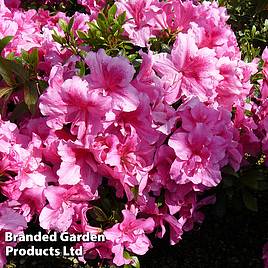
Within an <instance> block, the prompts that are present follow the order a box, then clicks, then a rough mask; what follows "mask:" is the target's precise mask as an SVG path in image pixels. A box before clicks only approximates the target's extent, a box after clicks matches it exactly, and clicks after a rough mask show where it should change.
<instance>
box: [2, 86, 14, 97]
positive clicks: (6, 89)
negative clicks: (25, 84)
mask: <svg viewBox="0 0 268 268" xmlns="http://www.w3.org/2000/svg"><path fill="white" fill-rule="evenodd" d="M11 93H12V88H11V87H2V88H0V98H3V97H4V96H6V95H9V94H11Z"/></svg>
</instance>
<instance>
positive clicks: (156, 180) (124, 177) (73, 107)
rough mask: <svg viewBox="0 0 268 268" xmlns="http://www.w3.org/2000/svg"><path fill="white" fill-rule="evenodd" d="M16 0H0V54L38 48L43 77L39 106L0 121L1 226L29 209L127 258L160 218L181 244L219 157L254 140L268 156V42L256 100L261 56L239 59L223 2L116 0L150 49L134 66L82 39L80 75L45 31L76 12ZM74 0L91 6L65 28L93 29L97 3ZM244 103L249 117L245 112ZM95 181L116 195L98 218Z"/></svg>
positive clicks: (97, 248)
mask: <svg viewBox="0 0 268 268" xmlns="http://www.w3.org/2000/svg"><path fill="white" fill-rule="evenodd" d="M15 2H16V1H14V2H13V1H3V0H0V13H1V19H0V20H1V23H0V38H2V37H4V36H7V35H13V36H14V38H13V40H12V41H11V43H10V44H9V45H8V46H7V47H6V48H5V49H4V51H3V55H7V54H8V53H10V52H14V53H15V54H17V55H19V54H20V53H21V50H22V49H24V50H27V51H29V50H31V49H32V48H38V49H39V50H38V51H39V56H40V62H39V66H38V70H39V71H42V72H43V76H44V78H45V79H46V80H47V81H48V88H47V89H46V90H45V92H44V93H43V94H42V95H41V97H40V99H39V112H40V113H39V114H38V115H36V116H35V117H29V118H24V120H23V121H22V122H19V124H18V125H16V124H14V123H11V122H9V121H8V120H3V119H1V120H0V158H1V162H0V180H1V184H0V189H1V193H2V195H4V196H5V197H6V199H7V201H5V202H4V203H2V204H1V206H0V232H1V233H0V234H1V236H2V235H3V232H4V231H5V230H10V231H12V232H14V233H18V232H23V230H24V229H25V228H26V227H27V226H26V225H27V222H30V221H31V220H32V219H33V217H34V216H37V217H38V219H39V224H40V226H41V227H42V228H43V229H45V230H47V231H50V230H56V231H59V232H63V231H68V232H70V233H83V232H89V231H90V232H93V233H104V235H105V236H106V239H107V241H106V242H103V243H93V242H91V243H84V244H83V246H84V256H83V258H81V260H82V261H87V260H88V259H91V258H96V257H100V258H103V259H108V260H110V261H111V263H114V264H115V265H118V266H120V265H124V264H129V263H131V261H132V260H131V259H129V258H126V257H125V254H124V251H128V252H130V253H131V254H137V255H143V254H145V253H146V252H147V251H148V250H149V248H150V247H151V246H152V244H151V241H150V240H149V238H148V236H147V235H148V234H150V233H154V235H155V236H156V237H159V238H162V237H163V236H164V235H165V233H166V231H167V229H166V228H167V226H168V227H169V237H170V243H171V244H175V243H177V242H178V241H180V240H181V238H182V234H183V233H184V231H188V230H191V229H192V228H193V225H194V224H195V223H196V222H202V220H203V217H204V216H203V214H202V213H201V212H200V211H199V209H200V208H201V207H202V206H204V205H206V204H210V203H213V202H214V201H215V200H214V197H213V196H211V197H207V198H202V195H201V194H202V193H203V192H204V191H205V190H207V189H209V188H211V187H215V186H217V185H218V184H219V183H220V181H221V179H222V177H221V169H222V168H223V167H225V166H227V165H230V166H231V167H232V168H233V169H234V170H235V171H237V170H239V168H240V165H241V164H242V163H243V162H242V159H243V156H244V154H245V153H252V154H255V155H257V154H258V153H259V152H260V150H261V147H262V151H263V152H264V153H265V154H268V143H267V141H268V138H267V137H268V136H267V134H266V133H267V130H268V122H267V118H268V117H267V116H266V115H267V112H266V107H268V105H267V100H266V97H267V95H268V94H267V90H268V86H267V85H268V84H267V83H268V71H267V67H268V63H267V61H268V57H267V53H268V50H267V49H266V50H265V52H264V54H263V60H264V61H265V66H264V69H263V74H264V77H265V78H264V81H263V85H262V101H263V105H262V106H261V108H258V110H257V111H256V107H255V106H254V105H253V104H246V103H245V99H246V97H247V96H248V95H249V94H251V89H252V85H251V83H250V77H251V75H252V74H254V73H255V72H257V61H254V62H253V63H245V62H244V61H242V60H241V57H240V52H239V48H238V46H237V42H236V39H235V35H234V33H233V32H232V30H231V28H230V26H229V25H227V23H226V21H227V19H228V16H227V15H226V10H225V9H224V8H222V7H218V5H217V4H216V3H210V2H207V1H204V2H203V3H202V4H195V3H193V2H192V1H188V0H187V1H180V0H170V1H157V0H150V1H145V0H128V1H121V0H119V1H116V5H117V7H118V14H120V13H121V12H123V11H126V14H127V18H129V20H128V21H127V22H126V24H125V25H124V30H125V33H124V34H125V35H126V36H128V37H129V39H130V40H131V41H132V42H133V44H135V45H137V46H140V47H147V50H148V52H146V53H145V52H142V50H141V51H140V56H141V58H142V63H141V66H140V69H139V71H136V70H135V68H134V66H133V65H132V64H131V63H130V61H129V60H128V59H127V58H125V57H122V56H117V57H111V56H108V55H107V54H106V52H105V50H103V49H100V50H98V51H97V52H93V51H90V48H87V55H86V57H85V60H84V61H85V64H86V66H87V67H88V68H89V70H90V72H89V73H87V74H85V75H83V76H78V75H77V66H76V64H75V63H76V61H78V60H79V59H78V56H75V55H72V53H71V52H70V51H69V50H67V49H63V50H61V47H60V45H59V44H57V43H56V42H54V41H53V39H52V30H53V29H55V30H57V32H59V33H61V34H62V30H61V29H60V27H59V24H58V21H59V18H63V19H66V20H67V21H69V19H70V18H68V17H67V16H66V15H65V14H63V13H58V14H57V15H55V16H50V15H49V13H48V12H47V11H43V10H40V11H39V12H38V13H37V12H36V11H34V10H29V11H23V10H22V9H19V8H18V6H19V3H18V2H16V3H15ZM78 2H79V3H80V4H83V5H85V6H86V7H87V8H88V10H90V12H91V13H90V14H89V15H87V14H80V13H76V14H75V15H74V26H73V27H74V30H75V31H76V30H78V29H79V30H87V27H88V26H87V24H86V22H87V21H91V20H93V19H94V18H95V17H96V14H97V13H98V11H99V10H100V9H101V8H102V7H103V6H104V5H105V1H84V0H83V1H78ZM164 30H168V31H170V32H171V33H172V34H175V35H176V41H175V43H174V45H173V46H172V49H171V53H158V54H157V53H154V52H152V51H151V50H150V45H149V39H150V38H152V37H157V36H159V35H161V34H162V32H163V31H164ZM178 103H179V104H180V105H179V108H178V109H175V108H174V107H176V105H177V104H178ZM249 106H250V107H249ZM232 109H235V110H236V113H235V116H234V117H233V118H232V114H231V112H232ZM249 109H250V110H251V109H252V111H254V113H255V114H256V115H258V119H257V120H255V121H254V120H253V119H252V118H250V117H247V116H246V115H245V113H244V112H245V110H249ZM258 126H262V127H263V130H265V131H266V132H264V133H265V134H263V133H261V134H260V133H258ZM265 135H266V136H265ZM252 145H254V150H253V152H249V148H252ZM103 189H110V190H111V192H112V194H110V196H109V198H116V200H117V207H114V208H113V209H114V210H115V211H117V213H118V214H119V217H118V219H113V220H112V222H110V223H109V225H107V226H106V227H103V228H101V227H100V226H95V225H92V224H91V223H90V221H89V217H88V212H90V211H92V210H94V206H95V204H96V202H99V204H102V202H103V199H104V198H103ZM110 213H111V214H112V210H111V211H110ZM4 214H5V217H3V215H4ZM108 216H111V215H108ZM1 241H3V240H1ZM5 245H6V244H5V243H4V242H1V247H0V250H1V253H0V254H1V255H0V256H1V258H0V267H3V265H4V262H5V258H4V255H3V250H4V247H5Z"/></svg>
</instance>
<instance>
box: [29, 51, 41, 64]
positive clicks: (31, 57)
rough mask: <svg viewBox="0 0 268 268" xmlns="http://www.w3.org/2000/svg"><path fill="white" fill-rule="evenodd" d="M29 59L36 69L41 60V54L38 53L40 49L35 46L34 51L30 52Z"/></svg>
mask: <svg viewBox="0 0 268 268" xmlns="http://www.w3.org/2000/svg"><path fill="white" fill-rule="evenodd" d="M29 61H30V64H31V65H32V67H33V68H34V69H36V67H37V65H38V62H39V55H38V49H37V48H34V49H33V51H32V53H30V54H29Z"/></svg>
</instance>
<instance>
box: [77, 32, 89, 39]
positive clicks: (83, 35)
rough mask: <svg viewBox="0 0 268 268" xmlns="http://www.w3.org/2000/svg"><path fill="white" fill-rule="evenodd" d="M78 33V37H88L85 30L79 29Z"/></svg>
mask: <svg viewBox="0 0 268 268" xmlns="http://www.w3.org/2000/svg"><path fill="white" fill-rule="evenodd" d="M76 34H77V35H78V37H79V38H80V39H82V40H83V39H87V38H88V36H87V34H86V33H85V32H83V31H80V30H77V31H76Z"/></svg>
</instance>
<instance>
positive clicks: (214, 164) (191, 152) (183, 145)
mask: <svg viewBox="0 0 268 268" xmlns="http://www.w3.org/2000/svg"><path fill="white" fill-rule="evenodd" d="M188 105H189V106H188ZM187 106H188V107H187ZM180 111H181V119H182V126H181V127H180V128H179V129H177V130H176V131H175V133H174V134H172V136H171V137H170V139H169V142H168V144H169V146H170V147H172V148H173V149H174V151H175V154H176V156H177V158H176V159H175V161H174V162H173V164H172V166H171V171H170V174H171V178H172V179H173V180H175V181H176V182H177V183H180V184H181V183H182V184H185V183H187V182H190V181H191V182H193V183H194V184H203V185H205V186H208V187H211V186H216V185H217V184H218V183H219V182H220V180H221V173H220V168H221V167H222V166H223V165H226V164H227V163H228V161H227V159H228V157H229V154H228V149H229V148H232V149H233V150H236V152H237V156H238V157H239V160H238V161H241V159H242V157H241V154H240V152H239V150H238V148H236V147H235V146H234V145H233V144H232V139H233V138H234V134H233V133H234V130H232V127H233V126H232V124H231V119H230V117H229V116H228V115H227V114H226V111H221V110H220V111H217V110H214V109H212V108H209V107H206V106H205V105H204V104H202V103H200V102H198V100H197V99H195V100H194V99H193V100H191V101H190V102H189V104H186V106H184V107H182V108H181V110H180ZM226 125H228V126H229V127H228V128H226ZM226 162H227V163H226Z"/></svg>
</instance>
